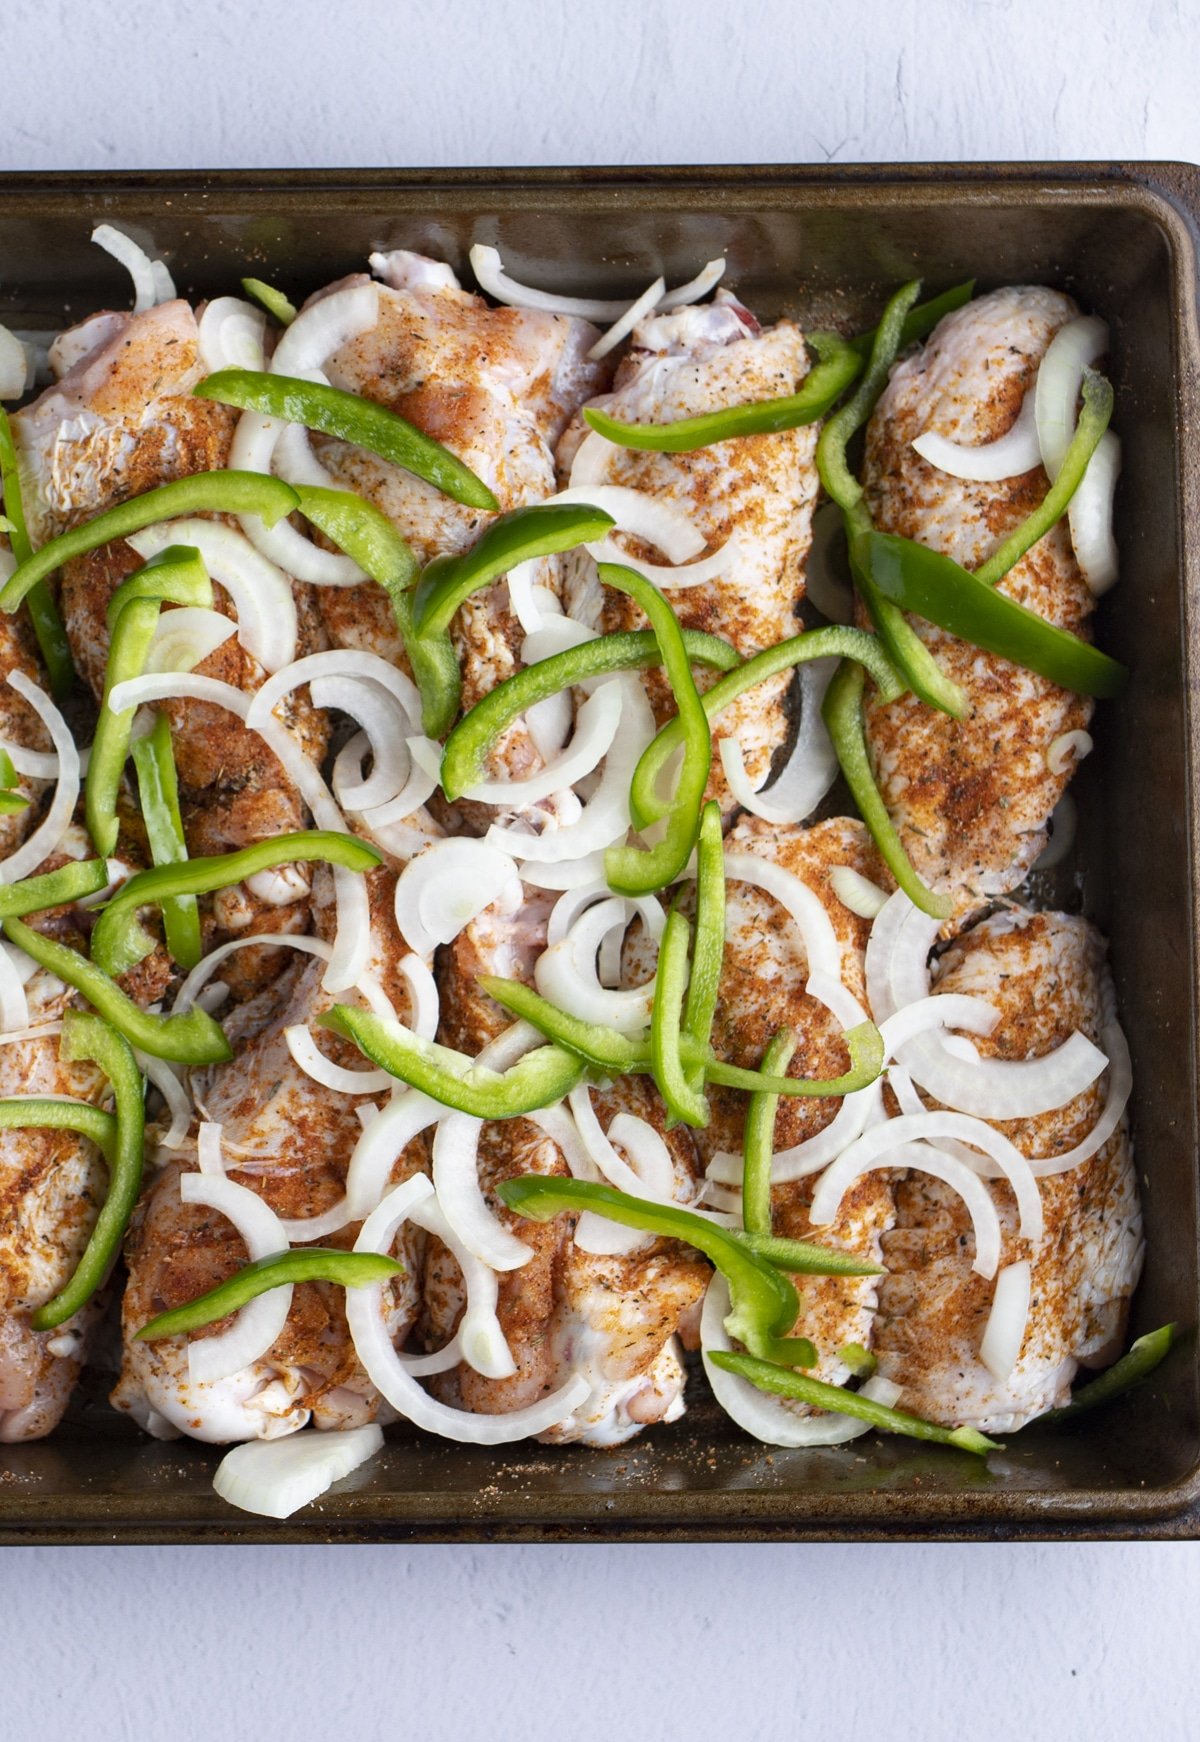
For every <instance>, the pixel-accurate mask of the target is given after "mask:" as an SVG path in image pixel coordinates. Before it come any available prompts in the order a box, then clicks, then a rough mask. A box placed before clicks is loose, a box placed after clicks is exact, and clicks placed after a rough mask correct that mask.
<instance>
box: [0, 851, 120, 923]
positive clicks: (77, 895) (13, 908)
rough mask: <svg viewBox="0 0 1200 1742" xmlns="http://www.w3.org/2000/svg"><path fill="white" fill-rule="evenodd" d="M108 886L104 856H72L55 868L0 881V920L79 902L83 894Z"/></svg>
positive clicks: (96, 893) (21, 916)
mask: <svg viewBox="0 0 1200 1742" xmlns="http://www.w3.org/2000/svg"><path fill="white" fill-rule="evenodd" d="M107 885H108V866H107V864H106V863H105V861H104V860H103V859H73V860H72V861H71V863H70V864H69V865H60V866H59V867H58V870H57V871H43V872H42V873H41V874H40V875H39V876H37V877H23V878H22V879H21V881H20V882H19V883H5V884H0V919H13V918H16V919H23V918H24V916H25V915H26V914H27V913H44V912H45V910H46V909H47V908H48V907H63V906H65V905H66V903H67V902H69V901H82V900H83V898H84V896H86V895H98V894H99V893H100V891H101V890H102V889H104V888H106V887H107Z"/></svg>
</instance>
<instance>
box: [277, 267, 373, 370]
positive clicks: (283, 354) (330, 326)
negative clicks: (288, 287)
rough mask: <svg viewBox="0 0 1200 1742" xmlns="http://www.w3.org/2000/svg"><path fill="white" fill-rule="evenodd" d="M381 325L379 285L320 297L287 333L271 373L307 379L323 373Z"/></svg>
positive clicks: (352, 286) (361, 285) (364, 285)
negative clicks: (337, 355)
mask: <svg viewBox="0 0 1200 1742" xmlns="http://www.w3.org/2000/svg"><path fill="white" fill-rule="evenodd" d="M378 321H379V286H378V285H377V284H371V283H370V282H366V283H359V284H350V285H347V286H346V287H345V288H344V289H342V290H335V291H334V292H333V293H332V295H330V296H321V297H317V298H316V299H315V301H311V302H308V303H306V304H305V306H304V307H303V308H302V309H301V311H300V313H299V314H298V315H297V316H296V318H295V320H294V321H293V322H292V324H291V325H290V326H289V327H287V328H286V329H285V331H284V333H283V335H282V336H281V338H280V340H279V343H278V344H277V345H276V347H275V355H274V356H273V357H272V359H271V370H272V373H274V374H276V375H300V376H304V375H307V374H309V372H310V371H312V370H314V369H322V368H324V366H325V364H326V363H327V362H328V361H329V359H330V357H332V356H334V354H335V353H336V352H338V351H340V350H341V349H342V348H343V346H345V345H349V344H351V343H353V341H354V340H355V339H358V338H361V337H362V335H363V334H364V333H367V332H370V330H371V328H372V327H374V326H375V325H377V323H378Z"/></svg>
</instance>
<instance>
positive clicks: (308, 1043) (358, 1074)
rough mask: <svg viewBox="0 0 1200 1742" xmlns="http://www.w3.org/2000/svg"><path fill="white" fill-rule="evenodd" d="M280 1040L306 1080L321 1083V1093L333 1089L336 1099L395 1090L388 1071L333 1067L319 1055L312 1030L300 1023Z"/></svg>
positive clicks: (331, 1062)
mask: <svg viewBox="0 0 1200 1742" xmlns="http://www.w3.org/2000/svg"><path fill="white" fill-rule="evenodd" d="M283 1038H284V1040H285V1041H286V1042H287V1049H288V1051H289V1052H290V1053H291V1055H292V1058H293V1059H294V1060H295V1062H296V1063H297V1064H298V1065H299V1067H300V1069H301V1070H302V1071H303V1072H304V1074H305V1076H308V1077H311V1078H312V1080H313V1082H314V1083H320V1085H321V1087H322V1088H323V1089H332V1090H333V1091H334V1092H335V1094H339V1095H379V1094H385V1093H387V1091H388V1090H390V1089H392V1088H393V1087H394V1086H395V1081H396V1079H395V1078H394V1077H392V1076H390V1075H389V1073H388V1072H387V1071H384V1070H347V1068H346V1067H345V1066H344V1065H339V1064H335V1063H334V1061H333V1060H332V1059H331V1058H327V1057H326V1056H325V1054H324V1053H323V1052H322V1051H321V1049H320V1047H319V1046H318V1045H317V1042H316V1039H315V1037H314V1036H313V1033H312V1030H311V1029H309V1028H307V1027H306V1026H305V1025H304V1024H303V1023H295V1024H293V1026H292V1027H291V1028H285V1029H284V1031H283Z"/></svg>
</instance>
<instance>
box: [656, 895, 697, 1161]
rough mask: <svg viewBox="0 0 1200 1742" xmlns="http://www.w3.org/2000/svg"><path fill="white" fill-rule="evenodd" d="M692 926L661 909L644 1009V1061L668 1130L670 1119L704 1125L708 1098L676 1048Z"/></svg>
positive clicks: (672, 1122) (676, 911)
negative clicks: (650, 998)
mask: <svg viewBox="0 0 1200 1742" xmlns="http://www.w3.org/2000/svg"><path fill="white" fill-rule="evenodd" d="M691 932H692V928H691V926H690V925H689V924H688V922H687V920H686V919H685V918H684V916H683V914H682V913H680V911H679V909H678V908H677V907H673V908H672V909H671V911H670V913H669V914H668V915H667V923H666V926H665V928H664V930H663V935H662V942H661V943H660V944H659V947H658V973H657V976H656V978H655V982H654V1008H653V1010H652V1012H651V1015H650V1062H651V1065H652V1067H653V1070H654V1080H655V1082H656V1083H657V1084H658V1088H659V1093H660V1094H661V1095H662V1098H663V1101H664V1102H665V1103H666V1108H667V1113H668V1115H669V1118H668V1121H667V1128H668V1130H669V1129H670V1127H671V1126H672V1125H675V1124H679V1123H682V1124H685V1125H693V1126H701V1127H702V1126H705V1125H707V1124H708V1120H709V1110H708V1102H707V1101H706V1100H705V1098H704V1090H703V1087H702V1086H701V1084H702V1082H703V1078H702V1077H701V1078H700V1079H699V1081H697V1078H696V1076H695V1075H693V1074H691V1073H689V1071H688V1070H687V1068H686V1066H685V1065H684V1062H683V1056H682V1053H681V1051H680V1039H681V1032H680V1031H681V1024H682V1017H683V999H684V991H685V988H686V985H687V977H688V944H689V942H690V939H691Z"/></svg>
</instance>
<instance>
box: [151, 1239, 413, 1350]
mask: <svg viewBox="0 0 1200 1742" xmlns="http://www.w3.org/2000/svg"><path fill="white" fill-rule="evenodd" d="M403 1271H404V1266H403V1264H401V1263H400V1262H399V1260H398V1259H396V1258H386V1257H385V1256H384V1255H383V1254H382V1253H381V1252H343V1251H342V1250H341V1248H340V1247H337V1246H303V1247H293V1248H290V1249H289V1250H288V1251H287V1252H272V1253H271V1254H270V1255H269V1256H268V1257H266V1258H255V1259H252V1260H251V1262H250V1263H249V1264H243V1265H242V1267H241V1269H240V1270H235V1271H234V1273H233V1275H232V1276H227V1277H226V1278H225V1281H224V1282H218V1283H217V1285H216V1287H215V1288H210V1289H208V1290H206V1292H205V1293H204V1294H200V1295H197V1296H196V1298H195V1300H189V1301H185V1302H184V1304H183V1305H182V1306H177V1307H171V1308H170V1310H169V1311H168V1312H165V1313H159V1314H158V1316H157V1318H153V1319H151V1320H150V1321H149V1323H148V1324H145V1325H143V1326H142V1328H141V1330H140V1331H136V1332H135V1333H134V1335H135V1337H136V1338H137V1340H138V1341H139V1342H146V1343H152V1342H156V1341H157V1340H158V1339H159V1338H160V1337H182V1336H185V1335H186V1334H187V1332H188V1331H202V1330H203V1329H204V1327H205V1325H212V1324H215V1323H216V1322H217V1320H218V1319H223V1318H225V1317H226V1316H227V1315H228V1314H229V1313H236V1312H237V1311H238V1310H239V1309H240V1308H241V1307H244V1306H245V1305H246V1303H247V1301H252V1300H254V1299H255V1297H256V1296H258V1295H260V1294H267V1293H269V1292H270V1290H271V1289H273V1288H283V1287H285V1286H286V1285H287V1284H288V1283H297V1282H332V1283H336V1284H337V1286H338V1287H339V1288H367V1287H368V1286H369V1285H370V1284H371V1283H373V1282H388V1281H390V1280H391V1278H392V1277H393V1276H400V1275H402V1274H403Z"/></svg>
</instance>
